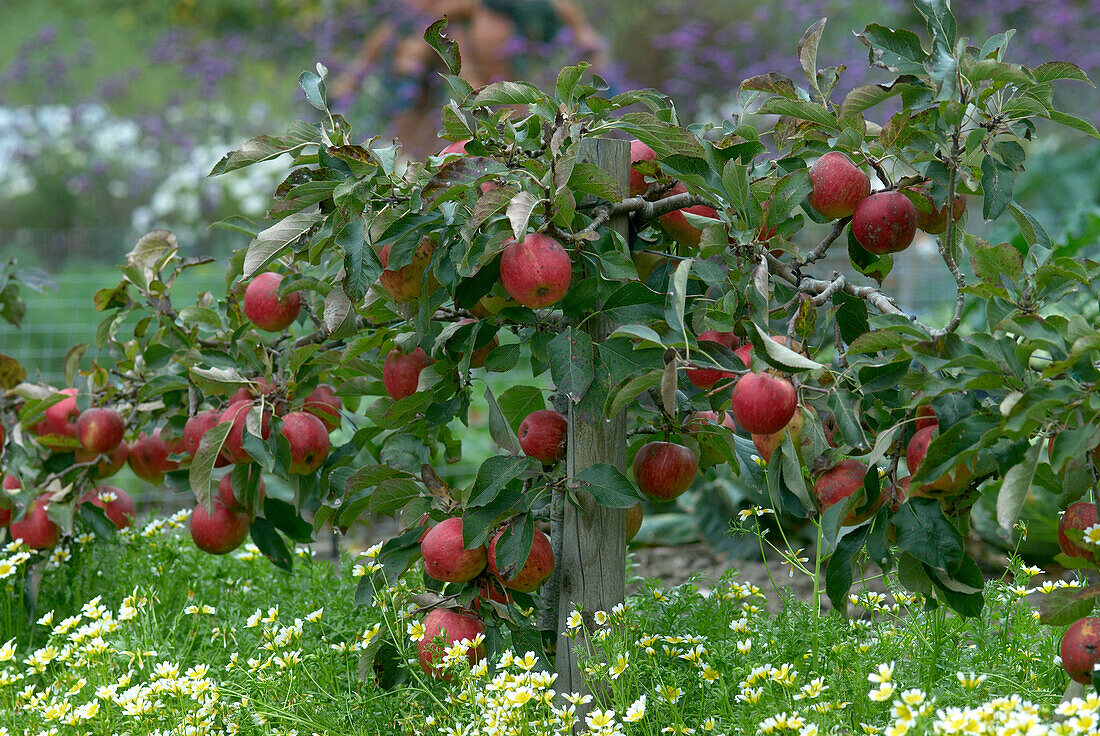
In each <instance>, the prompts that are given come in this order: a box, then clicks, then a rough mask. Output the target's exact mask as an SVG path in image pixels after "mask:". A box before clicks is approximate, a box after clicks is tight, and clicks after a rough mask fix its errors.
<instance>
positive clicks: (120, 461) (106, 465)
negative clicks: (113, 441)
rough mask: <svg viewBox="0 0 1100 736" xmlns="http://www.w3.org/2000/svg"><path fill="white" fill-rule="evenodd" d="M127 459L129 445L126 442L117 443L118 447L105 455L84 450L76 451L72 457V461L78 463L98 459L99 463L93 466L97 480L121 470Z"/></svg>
mask: <svg viewBox="0 0 1100 736" xmlns="http://www.w3.org/2000/svg"><path fill="white" fill-rule="evenodd" d="M129 457H130V445H129V444H127V443H126V442H119V443H118V446H117V447H116V448H115V449H113V450H111V452H110V453H108V454H106V455H104V454H101V453H95V452H88V451H87V450H84V449H80V450H77V451H76V454H75V455H73V459H74V460H76V461H77V462H78V463H90V462H92V461H93V460H95V459H96V458H99V462H97V463H96V466H95V470H96V476H95V477H96V478H98V479H99V480H103V479H104V478H110V477H111V476H112V475H114V474H115V473H117V472H118V471H120V470H122V466H123V465H125V464H126V461H127V460H128V459H129Z"/></svg>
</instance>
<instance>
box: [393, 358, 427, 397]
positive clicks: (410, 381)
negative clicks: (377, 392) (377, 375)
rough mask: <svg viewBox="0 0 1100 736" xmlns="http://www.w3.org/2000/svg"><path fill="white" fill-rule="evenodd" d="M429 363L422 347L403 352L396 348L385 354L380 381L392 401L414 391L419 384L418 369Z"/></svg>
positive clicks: (422, 368)
mask: <svg viewBox="0 0 1100 736" xmlns="http://www.w3.org/2000/svg"><path fill="white" fill-rule="evenodd" d="M430 364H431V360H429V358H428V354H427V353H425V352H424V349H423V348H419V347H418V348H417V349H416V350H413V351H412V352H411V353H405V354H403V353H402V352H401V351H400V350H397V349H396V348H395V349H393V350H391V351H390V352H389V354H388V355H386V360H385V361H383V363H382V383H383V384H384V385H385V387H386V393H388V394H389V395H390V398H391V399H393V400H394V401H399V400H400V399H404V398H407V397H409V396H412V395H413V394H415V393H416V389H417V386H419V385H420V371H422V370H424V368H426V367H427V366H428V365H430Z"/></svg>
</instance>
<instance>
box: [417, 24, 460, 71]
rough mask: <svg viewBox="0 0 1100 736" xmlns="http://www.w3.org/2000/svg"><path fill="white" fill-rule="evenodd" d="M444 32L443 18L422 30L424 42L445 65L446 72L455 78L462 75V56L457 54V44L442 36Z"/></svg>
mask: <svg viewBox="0 0 1100 736" xmlns="http://www.w3.org/2000/svg"><path fill="white" fill-rule="evenodd" d="M446 30H447V17H446V16H444V17H442V18H440V19H439V20H437V21H436V22H435V23H432V24H431V25H430V26H428V27H427V28H426V29H425V30H424V40H425V41H426V42H427V43H428V45H429V46H431V47H432V48H433V49H435V52H436V53H437V54H439V58H440V59H442V60H443V63H444V64H446V65H447V70H448V71H449V72H450V73H451V74H454V75H456V76H457V75H458V74H461V73H462V55H461V54H460V53H459V50H458V43H457V42H455V40H454V39H451V38H448V37H447V36H446V35H445V34H444V31H446Z"/></svg>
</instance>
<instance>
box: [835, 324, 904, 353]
mask: <svg viewBox="0 0 1100 736" xmlns="http://www.w3.org/2000/svg"><path fill="white" fill-rule="evenodd" d="M906 342H907V341H906V339H905V337H904V336H903V335H902V334H901V333H899V332H895V331H893V330H871V331H870V332H864V333H863V334H862V335H860V336H859V337H857V338H856V339H855V340H853V341H852V343H851V344H850V345H849V346H848V354H849V355H870V354H872V353H878V352H882V351H885V350H897V349H898V348H900V347H903V346H904V345H905V344H906Z"/></svg>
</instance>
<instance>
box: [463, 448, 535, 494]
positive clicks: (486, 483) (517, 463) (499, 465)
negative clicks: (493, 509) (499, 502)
mask: <svg viewBox="0 0 1100 736" xmlns="http://www.w3.org/2000/svg"><path fill="white" fill-rule="evenodd" d="M538 470H539V462H538V461H537V460H535V459H534V458H530V457H527V456H526V455H518V456H517V455H494V456H493V457H490V458H488V459H486V460H485V462H483V463H481V466H480V467H479V468H478V469H477V477H476V478H475V479H474V487H473V489H472V490H471V491H470V502H469V506H486V505H488V504H490V503H492V502H493V501H494V500H496V497H497V494H498V493H500V491H501V490H502V489H503V488H504V487H505V486H506V485H508V484H509V483H511V482H512V481H514V480H515V479H517V478H521V477H524V476H527V475H529V474H533V473H536V472H538Z"/></svg>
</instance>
